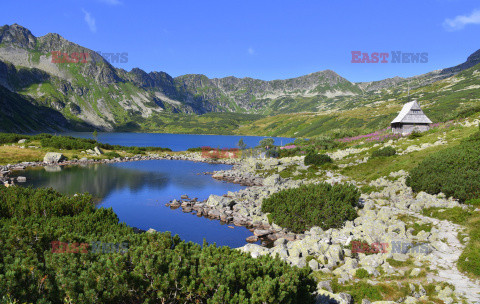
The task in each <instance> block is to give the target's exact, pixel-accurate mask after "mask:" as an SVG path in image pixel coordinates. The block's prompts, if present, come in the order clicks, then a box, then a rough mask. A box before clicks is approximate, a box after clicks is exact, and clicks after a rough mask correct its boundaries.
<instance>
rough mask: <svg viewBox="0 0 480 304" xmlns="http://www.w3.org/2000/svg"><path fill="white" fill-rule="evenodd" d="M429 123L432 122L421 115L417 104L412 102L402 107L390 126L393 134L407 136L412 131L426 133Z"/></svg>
mask: <svg viewBox="0 0 480 304" xmlns="http://www.w3.org/2000/svg"><path fill="white" fill-rule="evenodd" d="M431 123H432V121H431V120H430V119H429V118H428V117H427V115H425V113H423V111H422V109H421V108H420V105H419V104H418V102H417V101H416V100H414V101H411V102H409V103H406V104H405V105H404V106H403V108H402V110H401V111H400V113H399V114H398V116H397V117H396V118H395V119H394V120H393V121H392V123H391V126H392V132H393V133H395V134H409V133H412V132H413V131H416V132H425V131H428V130H429V129H430V124H431Z"/></svg>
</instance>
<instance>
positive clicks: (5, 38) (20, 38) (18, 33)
mask: <svg viewBox="0 0 480 304" xmlns="http://www.w3.org/2000/svg"><path fill="white" fill-rule="evenodd" d="M0 43H2V44H7V45H12V46H16V47H21V48H24V49H30V50H31V49H34V48H35V45H36V38H35V36H33V34H32V32H30V30H28V29H26V28H24V27H23V26H21V25H18V24H16V23H15V24H12V25H4V26H2V27H0Z"/></svg>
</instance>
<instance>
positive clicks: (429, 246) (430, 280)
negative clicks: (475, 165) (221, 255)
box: [167, 158, 480, 303]
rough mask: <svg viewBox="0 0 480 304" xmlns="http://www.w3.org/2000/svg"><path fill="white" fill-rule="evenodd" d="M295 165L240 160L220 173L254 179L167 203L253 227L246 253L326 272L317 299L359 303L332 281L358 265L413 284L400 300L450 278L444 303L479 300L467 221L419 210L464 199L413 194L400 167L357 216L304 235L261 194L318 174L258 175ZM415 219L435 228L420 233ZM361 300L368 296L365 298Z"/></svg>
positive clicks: (350, 278)
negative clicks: (462, 265)
mask: <svg viewBox="0 0 480 304" xmlns="http://www.w3.org/2000/svg"><path fill="white" fill-rule="evenodd" d="M292 164H295V165H298V166H301V160H300V159H297V158H286V159H281V160H277V159H266V160H259V159H256V160H255V159H247V160H245V161H244V162H243V163H238V164H236V165H235V166H234V167H233V168H232V170H228V171H218V172H215V174H214V176H216V177H218V178H220V179H224V180H237V181H239V180H241V179H242V178H244V179H247V180H249V181H252V183H256V185H254V186H250V187H248V188H246V189H243V190H240V191H237V192H229V193H228V194H225V195H223V196H217V195H211V196H210V197H209V198H208V199H207V200H205V201H202V202H199V201H198V200H191V199H189V198H188V197H183V198H180V199H179V200H174V201H172V202H171V203H169V204H167V205H168V206H170V207H172V208H175V209H176V208H182V211H183V212H191V213H193V214H196V215H197V216H205V217H208V218H211V219H218V220H221V221H223V222H225V223H230V224H233V225H236V226H245V227H247V228H249V229H250V230H251V231H252V232H253V235H252V236H251V237H249V238H247V242H252V243H254V242H257V241H261V243H262V245H258V244H247V245H245V246H243V247H241V248H239V250H241V251H244V252H248V253H249V254H250V255H251V256H252V257H258V256H260V255H270V256H273V257H274V256H278V257H279V258H281V259H282V260H284V261H286V262H287V263H289V264H290V265H292V266H297V267H310V268H311V269H312V270H313V271H315V272H318V273H322V276H324V277H325V278H326V279H325V280H323V281H321V282H320V283H319V285H318V290H317V303H334V302H333V301H336V302H335V303H353V302H352V298H351V296H350V295H348V293H340V294H334V293H332V287H331V284H332V279H333V278H334V277H335V278H337V279H338V283H339V284H354V283H355V282H358V281H359V279H358V278H357V277H356V274H357V270H359V269H363V270H365V271H366V273H367V274H368V276H370V279H369V280H368V282H369V284H372V285H376V284H379V283H385V282H387V283H391V284H400V285H398V286H403V287H402V288H409V289H410V294H409V296H408V297H406V298H403V299H401V300H402V301H401V302H402V303H423V302H425V301H428V295H427V292H426V290H425V286H426V285H427V284H435V282H447V283H448V284H450V286H445V287H441V286H440V285H439V287H438V288H437V289H436V290H435V292H434V293H435V294H434V296H435V297H436V298H438V299H441V300H442V301H444V303H458V302H457V301H461V299H464V300H466V301H467V302H468V303H478V301H477V300H478V299H479V294H478V293H479V292H480V282H479V281H473V280H470V279H469V278H468V277H466V276H465V275H463V274H461V273H460V272H459V271H458V270H457V268H456V264H455V261H456V260H457V259H458V257H459V255H460V253H461V252H462V250H463V246H464V245H462V244H461V242H459V241H458V239H457V234H458V233H461V228H460V227H459V226H457V225H453V224H451V223H449V222H446V221H439V220H436V219H433V218H429V217H426V216H424V215H422V214H421V211H422V210H423V209H424V208H429V207H439V208H445V209H446V208H453V207H462V208H466V206H464V205H461V204H459V203H458V202H457V201H456V200H454V199H451V198H446V197H444V195H442V194H439V195H430V194H427V193H424V192H420V193H418V194H416V195H415V194H414V193H413V192H412V190H411V188H409V187H407V186H406V185H405V179H406V176H407V173H406V172H405V171H403V170H402V171H398V172H392V173H391V174H390V175H389V176H386V177H382V178H379V179H377V180H374V181H372V182H371V183H370V186H373V187H376V189H381V190H379V191H378V192H372V193H370V194H362V196H361V199H360V202H359V206H358V215H359V216H358V217H357V218H356V219H355V220H354V221H349V222H346V223H345V225H344V227H343V228H341V229H329V230H326V231H324V230H322V229H321V228H319V227H313V228H311V229H310V230H309V231H306V232H305V233H303V234H294V233H291V232H289V231H288V230H286V229H282V228H281V227H279V226H277V225H275V223H272V222H269V219H268V217H267V215H266V214H263V213H262V212H261V203H262V200H263V198H266V197H268V196H269V195H271V194H272V193H274V192H278V191H280V190H282V189H287V188H292V187H298V186H299V185H301V184H303V183H309V182H314V183H316V182H318V181H308V180H292V179H283V178H281V177H280V176H279V175H278V174H273V175H270V176H268V177H266V178H261V177H259V176H258V175H256V174H255V169H258V168H267V169H268V168H270V167H277V168H278V167H279V166H280V167H282V166H290V165H292ZM324 179H325V181H326V182H329V183H331V184H333V183H337V182H341V181H346V180H347V178H345V177H343V176H341V175H339V174H338V173H334V172H326V173H325V177H324ZM350 182H352V183H355V182H354V181H350ZM412 221H413V222H412ZM414 223H416V224H418V225H420V226H422V227H423V226H425V227H429V228H430V229H425V230H427V231H425V230H421V231H417V232H414V229H413V228H412V225H413V224H414ZM360 243H362V244H378V245H380V244H382V246H383V247H381V248H382V250H377V251H373V252H364V253H363V252H360V253H359V252H358V250H356V249H355V247H354V246H357V245H358V244H360ZM357 249H358V248H357ZM399 265H401V266H399ZM397 282H398V283H397ZM402 282H403V283H402ZM402 284H405V285H402ZM424 285H425V286H424ZM430 296H431V295H430ZM362 303H370V302H368V301H367V300H365V301H363V302H362ZM374 303H395V302H388V301H387V302H384V301H381V302H374Z"/></svg>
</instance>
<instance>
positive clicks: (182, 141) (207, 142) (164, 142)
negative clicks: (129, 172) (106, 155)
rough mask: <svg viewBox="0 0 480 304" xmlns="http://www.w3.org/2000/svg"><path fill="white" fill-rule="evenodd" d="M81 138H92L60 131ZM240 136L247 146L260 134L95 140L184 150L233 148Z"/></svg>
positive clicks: (103, 136) (105, 136) (102, 136)
mask: <svg viewBox="0 0 480 304" xmlns="http://www.w3.org/2000/svg"><path fill="white" fill-rule="evenodd" d="M61 135H69V136H74V137H81V138H90V139H91V138H93V135H92V133H90V132H89V133H87V132H71V133H61ZM240 138H243V141H244V142H245V144H247V146H248V147H249V148H252V147H255V146H257V145H258V143H259V142H260V140H262V139H263V138H266V137H262V136H237V135H232V136H230V135H194V134H163V133H106V132H99V133H98V136H97V140H98V141H99V142H101V143H106V144H111V145H122V146H136V147H162V148H170V149H172V151H185V150H187V149H188V148H196V147H203V146H209V147H212V148H235V147H236V146H237V143H238V141H239V140H240ZM272 138H273V139H275V144H276V145H286V144H288V143H292V142H293V141H294V140H295V139H294V138H287V137H272Z"/></svg>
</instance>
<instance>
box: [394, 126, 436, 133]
mask: <svg viewBox="0 0 480 304" xmlns="http://www.w3.org/2000/svg"><path fill="white" fill-rule="evenodd" d="M429 129H430V126H429V125H428V124H421V125H419V124H403V125H402V127H401V131H400V132H394V133H402V134H409V133H412V132H413V131H416V132H425V131H428V130H429Z"/></svg>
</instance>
